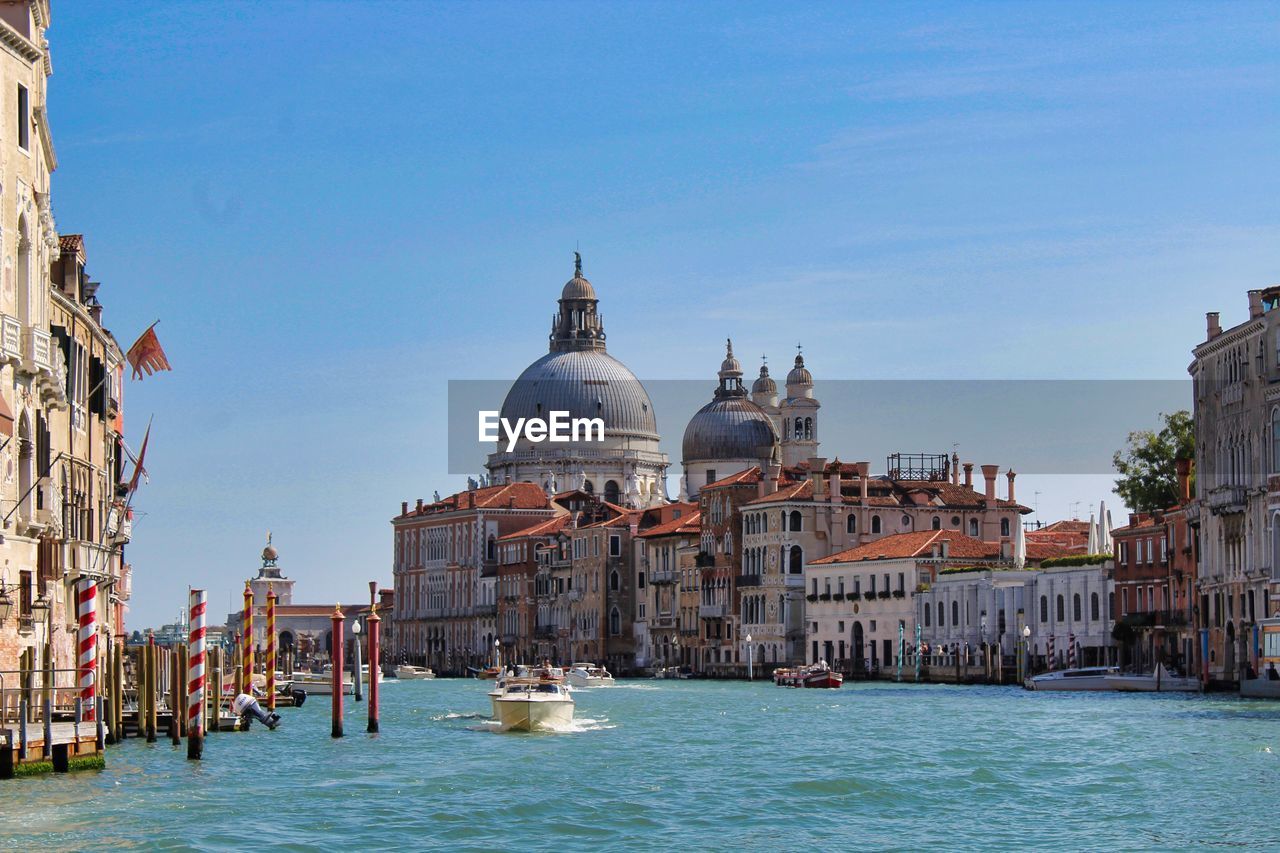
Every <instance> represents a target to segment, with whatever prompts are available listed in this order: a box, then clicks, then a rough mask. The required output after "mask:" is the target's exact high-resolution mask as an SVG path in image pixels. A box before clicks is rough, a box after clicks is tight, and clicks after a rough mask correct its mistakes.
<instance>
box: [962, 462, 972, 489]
mask: <svg viewBox="0 0 1280 853" xmlns="http://www.w3.org/2000/svg"><path fill="white" fill-rule="evenodd" d="M964 484H965V487H966V488H970V489H972V488H973V463H972V462H966V463H964Z"/></svg>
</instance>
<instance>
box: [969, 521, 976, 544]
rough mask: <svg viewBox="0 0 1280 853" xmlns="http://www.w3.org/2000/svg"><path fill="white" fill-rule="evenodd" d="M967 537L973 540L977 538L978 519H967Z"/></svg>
mask: <svg viewBox="0 0 1280 853" xmlns="http://www.w3.org/2000/svg"><path fill="white" fill-rule="evenodd" d="M969 535H970V536H972V537H973V538H974V539H977V538H978V519H976V518H971V519H969Z"/></svg>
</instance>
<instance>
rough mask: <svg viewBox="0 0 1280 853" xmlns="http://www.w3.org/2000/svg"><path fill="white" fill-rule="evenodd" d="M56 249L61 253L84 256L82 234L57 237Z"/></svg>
mask: <svg viewBox="0 0 1280 853" xmlns="http://www.w3.org/2000/svg"><path fill="white" fill-rule="evenodd" d="M58 249H59V250H61V251H63V252H76V253H78V254H84V235H83V234H62V235H59V237H58Z"/></svg>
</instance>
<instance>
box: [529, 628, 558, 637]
mask: <svg viewBox="0 0 1280 853" xmlns="http://www.w3.org/2000/svg"><path fill="white" fill-rule="evenodd" d="M558 635H559V629H557V628H556V626H555V625H539V626H538V627H536V628H534V629H533V636H534V637H535V638H536V639H539V640H554V639H555V638H556V637H557V636H558Z"/></svg>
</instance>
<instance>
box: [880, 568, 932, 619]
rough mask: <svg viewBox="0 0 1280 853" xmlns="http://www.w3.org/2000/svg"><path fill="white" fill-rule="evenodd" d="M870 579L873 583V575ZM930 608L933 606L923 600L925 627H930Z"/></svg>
mask: <svg viewBox="0 0 1280 853" xmlns="http://www.w3.org/2000/svg"><path fill="white" fill-rule="evenodd" d="M871 581H872V583H873V584H874V583H875V577H874V576H873V577H872V578H871ZM932 609H933V608H932V607H930V606H929V603H928V602H925V605H924V626H925V627H926V628H928V627H930V625H929V611H930V610H932Z"/></svg>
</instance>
